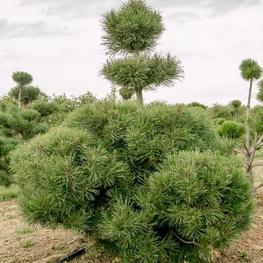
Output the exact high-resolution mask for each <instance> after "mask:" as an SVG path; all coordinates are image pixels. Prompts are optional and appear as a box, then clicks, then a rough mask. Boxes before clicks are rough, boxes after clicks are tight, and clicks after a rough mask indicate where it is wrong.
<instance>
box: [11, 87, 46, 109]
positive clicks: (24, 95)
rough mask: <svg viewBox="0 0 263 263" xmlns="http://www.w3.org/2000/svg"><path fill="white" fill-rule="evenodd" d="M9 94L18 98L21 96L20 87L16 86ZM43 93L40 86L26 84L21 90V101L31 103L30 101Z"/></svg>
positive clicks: (25, 103)
mask: <svg viewBox="0 0 263 263" xmlns="http://www.w3.org/2000/svg"><path fill="white" fill-rule="evenodd" d="M8 94H9V96H10V97H12V98H14V99H16V100H18V96H19V87H14V88H12V89H11V90H10V91H9V92H8ZM40 95H41V91H40V89H39V88H38V87H33V86H26V87H24V88H23V89H22V91H21V98H20V100H21V102H23V104H24V105H27V104H29V103H30V102H32V101H34V100H37V99H38V98H39V96H40Z"/></svg>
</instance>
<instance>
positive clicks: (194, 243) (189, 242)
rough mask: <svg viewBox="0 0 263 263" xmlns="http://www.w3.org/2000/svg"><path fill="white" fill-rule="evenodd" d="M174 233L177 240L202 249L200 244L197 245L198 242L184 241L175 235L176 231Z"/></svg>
mask: <svg viewBox="0 0 263 263" xmlns="http://www.w3.org/2000/svg"><path fill="white" fill-rule="evenodd" d="M172 233H173V234H174V235H175V237H176V238H178V239H179V240H180V241H182V242H183V243H185V244H193V245H196V246H199V247H201V245H200V244H198V243H196V242H194V241H186V240H183V239H182V238H181V237H179V236H178V235H177V234H176V233H175V231H173V230H172Z"/></svg>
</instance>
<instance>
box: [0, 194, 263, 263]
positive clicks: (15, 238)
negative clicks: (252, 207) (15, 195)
mask: <svg viewBox="0 0 263 263" xmlns="http://www.w3.org/2000/svg"><path fill="white" fill-rule="evenodd" d="M256 203H257V212H256V214H255V216H254V221H253V224H252V226H251V228H250V229H249V230H248V231H246V232H244V233H243V234H242V235H240V237H239V239H238V240H236V241H235V242H233V243H232V245H231V247H230V248H228V249H226V250H224V251H223V252H222V253H221V255H220V259H219V261H218V262H222V263H237V262H252V263H263V194H259V195H258V196H257V198H256ZM89 245H90V244H88V243H87V242H85V241H84V239H83V237H81V236H80V235H77V234H74V233H72V232H70V231H65V230H63V229H56V230H50V229H45V228H42V227H40V226H39V227H38V226H34V227H33V226H29V225H27V224H26V223H25V222H24V221H23V220H22V218H21V217H20V216H19V214H18V207H17V201H16V200H11V201H7V202H0V262H1V263H54V262H56V261H57V260H58V259H61V258H63V257H65V256H67V255H68V254H69V253H72V252H73V251H75V250H77V249H80V248H82V247H88V246H89ZM72 262H74V263H83V262H86V263H98V262H100V263H102V262H104V263H109V262H118V260H117V259H116V260H113V261H111V260H109V259H106V258H105V256H104V254H103V252H102V251H98V250H96V251H95V249H94V248H92V247H91V248H89V249H88V250H87V252H86V253H85V255H83V256H81V257H78V258H77V259H75V260H73V261H72Z"/></svg>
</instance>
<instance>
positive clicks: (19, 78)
mask: <svg viewBox="0 0 263 263" xmlns="http://www.w3.org/2000/svg"><path fill="white" fill-rule="evenodd" d="M12 79H13V81H15V82H16V83H17V87H18V90H19V91H18V96H17V101H18V108H19V109H20V108H21V97H22V90H23V89H24V88H25V87H26V86H27V85H29V84H30V83H32V81H33V77H32V76H31V75H30V74H28V73H27V72H23V71H16V72H14V73H13V75H12Z"/></svg>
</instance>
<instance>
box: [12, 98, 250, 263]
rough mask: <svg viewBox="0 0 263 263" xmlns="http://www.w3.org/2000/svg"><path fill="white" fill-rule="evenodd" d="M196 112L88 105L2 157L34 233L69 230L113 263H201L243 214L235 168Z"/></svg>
mask: <svg viewBox="0 0 263 263" xmlns="http://www.w3.org/2000/svg"><path fill="white" fill-rule="evenodd" d="M231 152H232V151H231V145H230V144H229V143H226V141H225V138H224V141H223V140H222V139H221V138H220V136H219V135H218V134H217V132H216V131H215V129H214V127H213V125H212V122H211V119H210V118H209V117H208V115H207V113H206V111H205V110H203V109H202V108H200V107H195V108H193V107H186V106H184V105H173V106H172V105H166V104H163V103H157V104H152V105H149V106H146V107H139V108H138V107H137V106H136V104H133V103H121V104H113V103H110V102H96V103H93V104H87V105H85V106H84V107H82V108H79V109H77V110H75V111H74V112H72V114H71V115H70V116H69V117H68V119H67V120H66V121H65V122H64V123H63V124H62V125H61V126H60V127H58V128H57V129H55V130H53V131H50V132H49V133H47V134H45V135H42V136H37V137H35V138H33V139H32V140H31V141H30V142H29V143H27V144H24V145H21V146H19V147H18V148H17V149H16V150H15V151H14V152H13V153H12V160H11V167H12V168H13V170H14V171H15V172H16V181H17V183H18V185H19V186H20V188H21V190H22V191H21V195H20V197H19V204H20V207H21V209H22V212H23V214H24V216H25V217H26V218H27V219H28V220H29V221H30V222H35V223H42V224H44V225H50V226H57V225H62V226H64V227H65V228H70V229H71V228H74V229H78V230H79V231H81V232H82V233H85V234H86V235H87V236H91V237H92V238H93V239H94V240H95V241H96V244H100V245H101V244H102V245H103V247H104V248H105V250H106V251H107V252H111V253H114V254H115V255H118V256H119V257H120V258H121V262H122V263H125V262H127V263H128V262H144V263H159V262H178V263H183V262H184V261H187V262H190V263H197V262H211V261H212V260H213V257H214V255H216V253H217V251H218V250H219V249H221V248H223V247H225V246H227V245H228V244H229V242H230V241H231V240H232V239H233V238H234V237H235V236H236V234H237V233H239V232H240V231H242V230H243V229H246V228H247V226H248V225H249V222H250V217H251V214H252V210H253V202H252V195H251V189H250V183H249V181H248V179H247V178H246V176H245V174H244V171H243V168H242V165H241V164H240V163H239V161H238V160H237V159H236V158H235V156H234V155H233V154H232V153H231Z"/></svg>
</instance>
